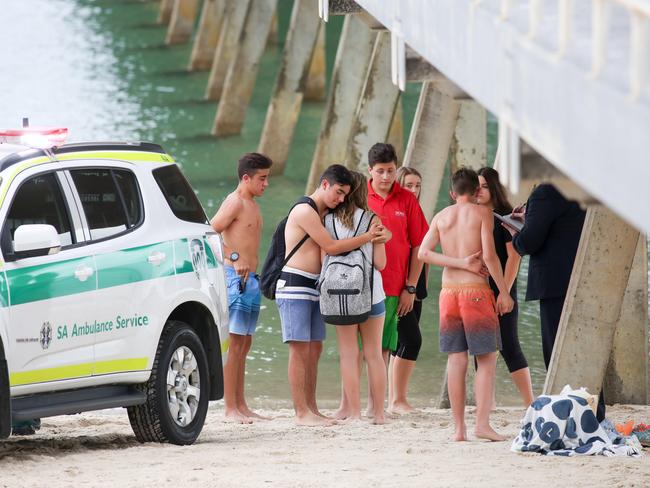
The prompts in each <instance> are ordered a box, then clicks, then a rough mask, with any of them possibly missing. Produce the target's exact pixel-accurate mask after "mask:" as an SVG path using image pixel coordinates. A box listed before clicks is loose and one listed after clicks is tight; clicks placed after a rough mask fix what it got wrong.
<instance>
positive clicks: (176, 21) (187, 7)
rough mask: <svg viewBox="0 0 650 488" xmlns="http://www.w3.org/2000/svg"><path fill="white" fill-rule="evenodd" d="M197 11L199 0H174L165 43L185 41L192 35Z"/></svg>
mask: <svg viewBox="0 0 650 488" xmlns="http://www.w3.org/2000/svg"><path fill="white" fill-rule="evenodd" d="M198 11H199V0H175V2H174V9H173V10H172V17H171V19H170V21H169V28H168V29H167V38H166V39H165V42H166V43H167V44H181V43H183V42H186V41H187V40H188V39H189V38H190V37H191V36H192V31H193V30H194V21H195V20H196V15H197V14H198Z"/></svg>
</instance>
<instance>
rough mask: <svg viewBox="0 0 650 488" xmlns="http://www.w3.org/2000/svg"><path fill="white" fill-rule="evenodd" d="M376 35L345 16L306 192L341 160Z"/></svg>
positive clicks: (357, 20)
mask: <svg viewBox="0 0 650 488" xmlns="http://www.w3.org/2000/svg"><path fill="white" fill-rule="evenodd" d="M376 38H377V33H376V32H372V31H371V30H370V29H369V28H368V27H367V26H366V24H365V23H364V22H363V21H362V20H360V19H359V18H358V17H357V16H355V15H348V16H346V17H345V21H344V22H343V30H342V31H341V37H340V39H339V45H338V48H337V51H336V60H335V61H334V71H333V73H332V81H331V82H330V87H329V93H328V95H327V102H326V104H325V110H324V111H323V118H322V121H321V128H320V134H319V136H318V141H317V142H316V149H315V150H314V157H313V159H312V162H311V168H310V171H309V178H308V180H307V187H306V189H305V192H306V193H307V194H310V193H311V192H313V191H314V189H315V188H316V187H317V186H318V181H319V179H320V175H321V174H322V173H323V171H324V170H325V168H327V166H329V165H330V164H332V163H342V162H343V161H344V160H345V154H346V151H347V146H348V141H349V138H350V131H351V130H352V123H353V121H354V113H355V110H356V106H357V102H358V100H359V97H360V96H361V92H362V90H363V85H364V82H365V79H366V74H367V71H368V65H369V63H370V58H371V56H372V50H373V46H374V43H375V39H376Z"/></svg>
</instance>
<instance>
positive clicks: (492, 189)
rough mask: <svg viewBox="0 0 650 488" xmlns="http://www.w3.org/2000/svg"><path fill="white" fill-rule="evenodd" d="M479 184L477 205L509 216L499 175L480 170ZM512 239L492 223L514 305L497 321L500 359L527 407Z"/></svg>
mask: <svg viewBox="0 0 650 488" xmlns="http://www.w3.org/2000/svg"><path fill="white" fill-rule="evenodd" d="M478 175H479V176H478V179H479V183H480V187H479V192H478V195H477V198H476V203H478V204H480V205H485V206H487V207H490V208H491V209H492V210H493V211H495V212H496V213H498V214H499V215H506V214H509V213H510V212H512V205H510V202H508V198H507V197H506V192H505V189H504V188H503V186H502V185H501V183H500V182H499V173H497V172H496V171H495V170H494V169H492V168H487V167H485V168H481V169H480V170H479V171H478ZM511 241H512V237H511V236H510V233H509V232H508V231H507V230H506V229H504V228H503V226H502V225H501V223H500V222H499V221H498V220H497V219H496V217H495V219H494V247H495V248H496V252H497V254H498V255H499V260H500V261H501V267H502V268H503V275H504V277H505V280H506V284H507V285H508V286H509V287H510V296H511V297H512V299H513V300H514V301H515V306H514V308H513V309H512V312H510V313H508V314H505V315H502V316H500V317H499V325H500V329H501V342H502V347H503V348H502V349H501V356H502V357H503V359H504V361H505V362H506V366H508V371H510V376H511V377H512V381H513V382H514V384H515V385H516V386H517V389H518V390H519V394H520V395H521V398H522V400H523V402H524V405H525V406H526V407H527V406H528V405H530V404H531V403H532V402H533V399H534V398H533V387H532V384H531V381H530V369H529V368H528V363H527V362H526V357H525V356H524V353H523V352H522V350H521V345H520V344H519V336H518V335H517V318H518V306H517V273H518V272H519V261H520V260H521V257H520V256H519V254H517V251H515V250H514V248H513V247H512V242H511ZM490 286H491V287H492V291H494V296H497V295H498V293H499V290H498V288H497V287H496V285H495V284H494V281H492V278H490Z"/></svg>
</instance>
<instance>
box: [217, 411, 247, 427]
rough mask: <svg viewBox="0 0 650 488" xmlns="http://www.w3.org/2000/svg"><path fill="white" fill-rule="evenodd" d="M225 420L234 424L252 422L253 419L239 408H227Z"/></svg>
mask: <svg viewBox="0 0 650 488" xmlns="http://www.w3.org/2000/svg"><path fill="white" fill-rule="evenodd" d="M224 422H228V423H233V424H252V423H253V420H252V419H250V418H248V417H247V416H246V415H244V414H243V413H241V412H240V411H239V410H227V411H226V412H225V413H224Z"/></svg>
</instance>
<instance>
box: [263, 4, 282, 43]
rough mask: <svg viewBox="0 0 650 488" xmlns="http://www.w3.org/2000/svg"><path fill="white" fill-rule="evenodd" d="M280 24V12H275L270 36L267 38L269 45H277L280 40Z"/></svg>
mask: <svg viewBox="0 0 650 488" xmlns="http://www.w3.org/2000/svg"><path fill="white" fill-rule="evenodd" d="M279 29H280V26H279V24H278V12H277V11H276V12H275V13H274V14H273V18H272V19H271V28H270V29H269V37H268V38H267V39H266V45H267V46H275V45H276V44H278V43H279V42H280V30H279Z"/></svg>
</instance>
